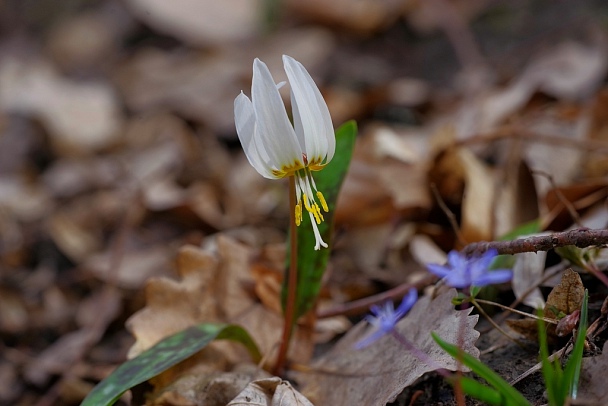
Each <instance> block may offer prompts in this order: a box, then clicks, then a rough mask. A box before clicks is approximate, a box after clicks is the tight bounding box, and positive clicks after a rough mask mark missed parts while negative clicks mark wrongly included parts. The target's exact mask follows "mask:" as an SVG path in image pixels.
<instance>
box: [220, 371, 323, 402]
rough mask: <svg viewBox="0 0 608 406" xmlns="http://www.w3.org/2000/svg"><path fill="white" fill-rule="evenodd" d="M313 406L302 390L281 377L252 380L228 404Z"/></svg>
mask: <svg viewBox="0 0 608 406" xmlns="http://www.w3.org/2000/svg"><path fill="white" fill-rule="evenodd" d="M241 405H242V406H246V405H251V406H313V404H312V403H310V401H309V400H308V399H306V398H305V397H304V396H303V395H302V394H301V393H300V392H298V391H297V390H295V389H294V388H293V386H291V384H290V383H289V382H287V381H284V380H282V379H281V378H277V377H274V378H267V379H259V380H257V381H253V382H251V383H250V384H249V385H247V387H246V388H245V389H243V391H242V392H241V393H240V394H239V395H238V396H237V397H236V398H234V399H232V401H231V402H230V403H228V405H227V406H241Z"/></svg>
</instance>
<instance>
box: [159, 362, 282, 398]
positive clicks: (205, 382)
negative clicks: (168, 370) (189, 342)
mask: <svg viewBox="0 0 608 406" xmlns="http://www.w3.org/2000/svg"><path fill="white" fill-rule="evenodd" d="M267 377H270V376H269V374H267V373H266V372H265V371H264V370H263V369H260V368H258V367H256V366H255V365H251V364H242V365H238V366H237V368H235V369H234V370H233V371H230V372H219V371H216V370H214V369H213V367H212V366H210V367H208V368H206V369H203V368H200V367H199V368H198V369H194V370H191V371H189V373H187V374H184V375H182V376H180V377H178V378H177V379H175V380H174V381H172V382H171V383H170V384H169V385H168V386H167V387H165V388H164V389H163V390H162V391H160V392H159V393H156V394H154V395H153V396H152V397H150V398H149V399H148V403H147V405H148V406H183V405H185V404H188V403H186V402H191V404H192V405H205V406H225V405H226V404H227V403H228V402H230V401H231V400H232V399H234V398H235V397H236V396H237V395H238V394H239V393H240V392H241V391H242V390H244V389H245V387H246V386H247V385H248V384H249V383H250V382H251V381H253V380H254V379H261V378H267Z"/></svg>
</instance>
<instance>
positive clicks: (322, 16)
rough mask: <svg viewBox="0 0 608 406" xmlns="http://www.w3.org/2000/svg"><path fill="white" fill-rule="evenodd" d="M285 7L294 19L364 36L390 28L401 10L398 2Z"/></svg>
mask: <svg viewBox="0 0 608 406" xmlns="http://www.w3.org/2000/svg"><path fill="white" fill-rule="evenodd" d="M286 4H287V6H288V7H289V8H290V9H291V11H292V12H294V13H296V14H297V15H302V16H304V17H306V18H308V19H313V20H316V21H319V22H322V23H325V24H328V25H332V26H341V27H345V28H348V29H350V30H354V31H358V32H361V33H367V34H370V33H372V32H375V31H377V30H379V29H381V28H383V27H386V26H388V25H390V24H391V23H392V22H394V21H395V20H396V19H397V18H399V15H400V14H401V13H400V12H401V10H402V9H403V8H404V3H403V2H401V1H400V0H382V1H375V0H334V1H332V2H330V3H327V2H325V1H323V0H308V1H298V0H290V1H287V2H286Z"/></svg>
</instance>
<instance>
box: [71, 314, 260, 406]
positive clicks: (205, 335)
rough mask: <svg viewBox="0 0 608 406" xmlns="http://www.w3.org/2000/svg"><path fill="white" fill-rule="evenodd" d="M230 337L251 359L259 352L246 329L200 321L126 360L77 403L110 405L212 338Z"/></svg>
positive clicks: (256, 357)
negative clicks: (244, 349) (200, 322)
mask: <svg viewBox="0 0 608 406" xmlns="http://www.w3.org/2000/svg"><path fill="white" fill-rule="evenodd" d="M221 339H225V340H232V341H237V342H239V343H241V344H243V345H244V346H245V347H246V348H247V350H249V353H250V354H251V357H252V358H253V360H254V362H258V361H259V360H260V359H261V354H260V351H259V349H258V347H257V345H256V344H255V342H254V341H253V339H252V338H251V336H250V335H249V333H247V331H246V330H245V329H243V328H242V327H240V326H236V325H231V324H216V323H203V324H199V325H196V326H193V327H190V328H188V329H186V330H183V331H180V332H179V333H177V334H174V335H172V336H170V337H167V338H165V339H164V340H162V341H161V342H159V343H158V344H156V345H155V346H154V347H152V348H150V349H148V350H147V351H144V352H142V353H141V354H140V355H138V356H137V357H135V358H133V359H131V360H129V361H127V362H125V363H124V364H122V365H121V366H119V367H118V368H116V370H115V371H114V372H112V374H110V376H108V377H107V378H106V379H104V380H103V381H101V382H100V383H99V384H98V385H97V386H95V388H93V390H92V391H91V392H90V393H89V394H88V395H87V397H86V398H85V399H84V400H83V401H82V403H81V404H80V406H109V405H112V404H114V403H115V402H116V401H117V400H118V398H120V396H121V395H122V394H123V393H124V392H126V391H127V390H129V389H131V388H132V387H134V386H135V385H139V384H140V383H142V382H145V381H147V380H148V379H150V378H153V377H155V376H156V375H158V374H160V373H161V372H164V371H166V370H167V369H169V368H171V367H172V366H174V365H176V364H177V363H179V362H181V361H183V360H185V359H186V358H188V357H190V356H191V355H193V354H195V353H196V352H198V351H200V350H201V349H203V348H204V347H205V346H207V345H208V344H209V343H210V342H211V341H213V340H221Z"/></svg>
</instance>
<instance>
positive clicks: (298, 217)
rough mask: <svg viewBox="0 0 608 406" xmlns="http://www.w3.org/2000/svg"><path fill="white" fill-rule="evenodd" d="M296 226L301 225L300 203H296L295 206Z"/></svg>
mask: <svg viewBox="0 0 608 406" xmlns="http://www.w3.org/2000/svg"><path fill="white" fill-rule="evenodd" d="M295 210H296V226H299V225H300V224H301V223H302V202H301V201H300V202H298V203H297V204H296V209H295Z"/></svg>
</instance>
